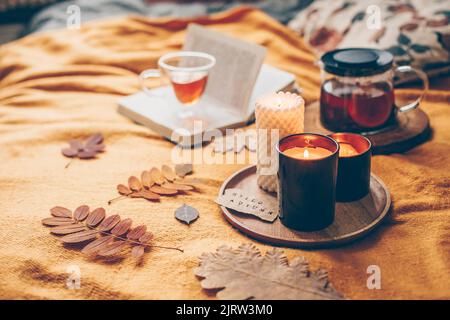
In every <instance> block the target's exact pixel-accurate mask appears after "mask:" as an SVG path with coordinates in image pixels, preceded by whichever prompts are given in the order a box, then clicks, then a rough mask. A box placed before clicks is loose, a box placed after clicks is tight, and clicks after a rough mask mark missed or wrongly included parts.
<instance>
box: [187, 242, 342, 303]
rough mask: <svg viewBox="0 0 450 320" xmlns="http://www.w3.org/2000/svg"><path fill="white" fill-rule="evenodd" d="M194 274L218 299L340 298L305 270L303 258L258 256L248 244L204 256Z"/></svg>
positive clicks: (323, 278)
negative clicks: (289, 259) (214, 292)
mask: <svg viewBox="0 0 450 320" xmlns="http://www.w3.org/2000/svg"><path fill="white" fill-rule="evenodd" d="M195 274H196V275H197V276H198V277H201V278H203V280H202V281H201V285H202V287H203V288H204V289H208V290H210V289H212V290H219V291H218V292H217V297H218V298H219V299H256V300H260V299H264V300H269V299H277V300H304V299H307V300H313V299H332V300H340V299H343V297H342V295H341V294H340V293H339V292H337V291H336V290H335V289H334V288H333V286H332V285H331V283H330V282H329V281H328V277H327V275H326V273H325V272H324V271H322V270H317V271H314V272H312V271H309V265H308V262H307V261H306V260H305V259H304V258H302V257H298V258H295V259H293V260H292V261H291V263H289V262H288V259H287V257H286V256H285V255H284V254H283V251H281V250H280V249H273V250H271V251H268V252H267V253H266V255H265V256H262V255H261V252H260V251H259V249H258V248H256V247H255V246H254V245H252V244H243V245H241V246H239V248H238V249H233V248H230V247H227V246H221V247H219V248H217V250H216V252H215V253H204V254H203V255H202V256H201V257H200V266H199V267H198V268H196V269H195Z"/></svg>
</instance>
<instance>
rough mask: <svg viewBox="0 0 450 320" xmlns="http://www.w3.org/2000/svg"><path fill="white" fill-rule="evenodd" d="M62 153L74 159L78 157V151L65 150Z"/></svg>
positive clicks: (72, 149)
mask: <svg viewBox="0 0 450 320" xmlns="http://www.w3.org/2000/svg"><path fill="white" fill-rule="evenodd" d="M61 153H62V154H63V156H65V157H68V158H74V157H76V156H78V149H74V148H64V149H61Z"/></svg>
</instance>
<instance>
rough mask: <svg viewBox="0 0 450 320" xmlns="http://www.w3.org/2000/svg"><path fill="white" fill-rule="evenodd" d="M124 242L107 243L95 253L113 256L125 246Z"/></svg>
mask: <svg viewBox="0 0 450 320" xmlns="http://www.w3.org/2000/svg"><path fill="white" fill-rule="evenodd" d="M126 244H127V242H126V241H113V242H111V243H108V245H106V246H104V247H102V248H101V250H99V251H98V253H97V254H98V255H99V256H102V257H110V256H114V255H116V254H118V253H120V251H122V250H123V249H124V248H125V246H126Z"/></svg>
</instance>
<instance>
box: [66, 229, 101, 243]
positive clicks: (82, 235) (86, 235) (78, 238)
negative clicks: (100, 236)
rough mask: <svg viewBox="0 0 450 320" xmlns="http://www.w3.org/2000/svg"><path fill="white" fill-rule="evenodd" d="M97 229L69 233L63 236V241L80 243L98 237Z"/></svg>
mask: <svg viewBox="0 0 450 320" xmlns="http://www.w3.org/2000/svg"><path fill="white" fill-rule="evenodd" d="M97 233H98V232H97V231H96V230H85V231H81V232H78V233H72V234H68V235H66V236H64V237H61V238H60V239H61V241H62V242H64V243H80V242H85V241H88V240H92V239H95V238H97Z"/></svg>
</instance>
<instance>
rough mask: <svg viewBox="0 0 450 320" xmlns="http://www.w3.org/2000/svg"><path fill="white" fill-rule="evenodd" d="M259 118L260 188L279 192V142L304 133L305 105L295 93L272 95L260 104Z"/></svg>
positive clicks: (258, 175)
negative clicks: (295, 134)
mask: <svg viewBox="0 0 450 320" xmlns="http://www.w3.org/2000/svg"><path fill="white" fill-rule="evenodd" d="M255 116H256V129H257V133H258V155H257V177H258V178H257V182H258V186H259V187H260V188H261V189H263V190H266V191H269V192H276V191H277V170H278V159H277V153H276V151H275V146H276V144H277V142H278V141H279V139H281V138H283V137H285V136H287V135H290V134H293V133H300V132H303V128H304V118H305V101H304V100H303V99H302V97H300V96H299V95H297V94H295V93H290V92H278V93H272V94H269V95H266V96H263V97H261V98H259V99H258V100H257V101H256V106H255Z"/></svg>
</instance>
